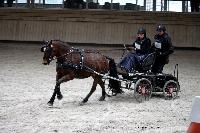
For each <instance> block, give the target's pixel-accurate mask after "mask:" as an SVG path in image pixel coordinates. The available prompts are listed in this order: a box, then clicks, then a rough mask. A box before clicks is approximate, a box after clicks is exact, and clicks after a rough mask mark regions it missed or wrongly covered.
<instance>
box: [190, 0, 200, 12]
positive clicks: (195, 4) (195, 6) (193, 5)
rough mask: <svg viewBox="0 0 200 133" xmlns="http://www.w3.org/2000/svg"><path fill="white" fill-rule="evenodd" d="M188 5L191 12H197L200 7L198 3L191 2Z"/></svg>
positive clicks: (192, 0)
mask: <svg viewBox="0 0 200 133" xmlns="http://www.w3.org/2000/svg"><path fill="white" fill-rule="evenodd" d="M190 3H191V12H199V5H200V2H197V1H194V0H191V2H190Z"/></svg>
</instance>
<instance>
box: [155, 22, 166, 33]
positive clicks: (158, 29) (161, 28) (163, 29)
mask: <svg viewBox="0 0 200 133" xmlns="http://www.w3.org/2000/svg"><path fill="white" fill-rule="evenodd" d="M156 31H163V32H165V31H166V28H165V26H164V25H162V24H159V25H158V26H157V28H156Z"/></svg>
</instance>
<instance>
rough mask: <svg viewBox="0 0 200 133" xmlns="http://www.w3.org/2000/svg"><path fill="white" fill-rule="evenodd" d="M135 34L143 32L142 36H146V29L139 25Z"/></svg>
mask: <svg viewBox="0 0 200 133" xmlns="http://www.w3.org/2000/svg"><path fill="white" fill-rule="evenodd" d="M137 34H144V36H145V37H146V30H145V29H144V28H143V27H140V28H139V29H138V32H137Z"/></svg>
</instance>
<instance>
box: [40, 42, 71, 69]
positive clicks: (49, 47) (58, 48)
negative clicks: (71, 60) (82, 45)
mask: <svg viewBox="0 0 200 133" xmlns="http://www.w3.org/2000/svg"><path fill="white" fill-rule="evenodd" d="M70 49H71V47H70V46H69V45H68V44H67V43H65V42H62V41H59V40H51V41H44V42H43V45H42V47H41V52H44V56H43V64H44V65H49V64H50V62H51V61H52V60H53V59H54V58H55V57H56V58H57V59H58V58H59V59H60V58H62V57H63V56H64V55H66V54H67V53H68V52H69V51H70Z"/></svg>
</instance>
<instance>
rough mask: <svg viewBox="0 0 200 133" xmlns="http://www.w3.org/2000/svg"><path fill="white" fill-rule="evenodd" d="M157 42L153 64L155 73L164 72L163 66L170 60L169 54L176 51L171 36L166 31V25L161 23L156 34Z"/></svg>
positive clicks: (154, 45) (154, 46)
mask: <svg viewBox="0 0 200 133" xmlns="http://www.w3.org/2000/svg"><path fill="white" fill-rule="evenodd" d="M154 39H155V43H154V44H153V46H152V47H153V49H154V50H155V51H156V55H157V57H156V59H155V63H154V65H153V66H152V72H153V73H162V71H163V67H164V65H165V64H167V63H168V62H169V55H170V54H172V53H173V52H174V48H173V46H172V42H171V38H170V37H169V35H168V34H167V33H166V28H165V26H164V25H162V24H159V25H158V26H157V29H156V35H155V36H154Z"/></svg>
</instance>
